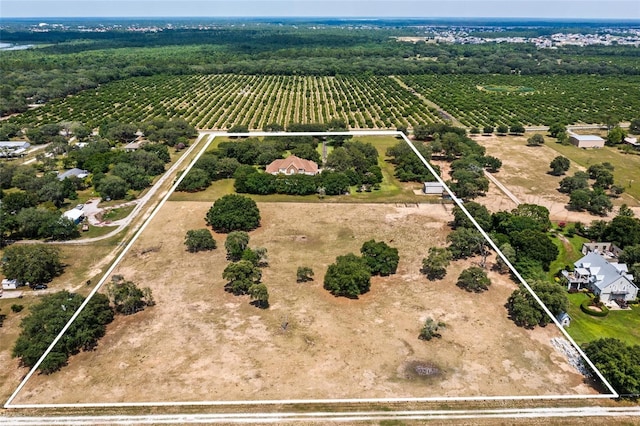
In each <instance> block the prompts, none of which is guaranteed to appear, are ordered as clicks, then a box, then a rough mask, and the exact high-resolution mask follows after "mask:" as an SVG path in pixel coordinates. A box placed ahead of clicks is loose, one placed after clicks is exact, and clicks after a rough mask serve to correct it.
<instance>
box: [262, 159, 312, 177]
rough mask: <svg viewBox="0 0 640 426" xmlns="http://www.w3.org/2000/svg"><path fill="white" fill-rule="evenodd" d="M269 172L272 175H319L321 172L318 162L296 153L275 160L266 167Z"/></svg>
mask: <svg viewBox="0 0 640 426" xmlns="http://www.w3.org/2000/svg"><path fill="white" fill-rule="evenodd" d="M265 171H266V172H267V173H270V174H272V175H277V174H285V175H311V176H313V175H317V174H318V172H319V169H318V163H316V162H315V161H311V160H305V159H303V158H300V157H296V156H295V155H290V156H288V157H287V158H283V159H278V160H275V161H273V162H272V163H271V164H269V165H268V166H267V168H266V169H265Z"/></svg>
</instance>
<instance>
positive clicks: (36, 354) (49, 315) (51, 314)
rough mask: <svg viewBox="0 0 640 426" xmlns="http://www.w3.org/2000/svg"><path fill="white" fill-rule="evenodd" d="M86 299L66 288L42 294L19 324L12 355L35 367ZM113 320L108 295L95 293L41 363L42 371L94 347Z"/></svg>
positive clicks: (21, 361)
mask: <svg viewBox="0 0 640 426" xmlns="http://www.w3.org/2000/svg"><path fill="white" fill-rule="evenodd" d="M83 301H84V297H82V296H80V295H79V294H74V293H69V292H67V291H60V292H58V293H54V294H50V295H46V296H43V297H42V299H41V300H40V302H39V303H37V304H35V305H33V306H32V307H31V308H30V313H29V315H28V316H26V317H25V318H24V319H23V320H22V322H21V323H20V328H21V329H22V330H21V332H20V335H19V336H18V339H17V340H16V343H15V345H14V347H13V353H12V355H13V357H18V358H20V363H21V364H22V365H24V366H26V367H33V366H34V365H35V363H36V362H37V361H38V359H39V358H40V357H41V356H42V354H43V353H44V351H45V350H46V349H47V347H48V346H49V345H50V344H51V342H53V339H55V337H56V336H57V335H58V333H59V332H60V331H61V330H62V328H63V327H64V325H65V324H66V323H67V322H68V321H69V319H70V318H71V316H72V315H73V314H74V312H75V311H76V310H77V309H78V308H79V307H80V305H81V304H82V302H83ZM112 320H113V310H112V309H111V307H110V305H109V300H108V298H107V297H106V296H105V295H103V294H100V293H97V294H95V295H94V296H93V297H92V298H91V300H90V301H89V303H88V304H87V306H86V307H85V308H84V310H83V311H82V312H81V313H80V315H79V316H78V317H77V318H76V320H75V321H74V323H73V324H72V325H71V326H70V327H69V329H68V330H67V332H66V333H65V334H64V336H62V339H61V340H60V341H59V342H58V344H57V345H56V346H55V347H54V348H53V350H52V351H51V352H50V353H49V355H48V356H47V358H45V360H44V362H43V363H42V364H40V370H41V371H42V372H43V373H45V374H50V373H53V372H54V371H57V370H58V369H60V368H61V367H62V366H64V365H65V364H66V363H67V360H68V358H69V355H71V354H75V353H77V352H79V351H81V350H91V349H93V348H94V347H95V346H96V344H97V342H98V339H100V338H101V337H102V336H104V334H105V330H106V325H107V324H108V323H110V322H111V321H112Z"/></svg>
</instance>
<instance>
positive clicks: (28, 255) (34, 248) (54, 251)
mask: <svg viewBox="0 0 640 426" xmlns="http://www.w3.org/2000/svg"><path fill="white" fill-rule="evenodd" d="M63 269H64V267H63V265H62V262H61V261H60V250H59V249H58V248H57V247H53V246H48V245H43V244H32V245H31V244H21V245H14V246H11V247H7V248H6V249H5V251H4V259H3V263H2V273H3V274H4V275H5V276H6V277H7V278H8V279H15V280H17V281H18V282H20V283H23V284H24V283H30V284H31V285H32V286H33V285H36V284H42V283H47V282H50V281H51V280H52V279H53V278H55V277H57V276H58V275H60V274H62V271H63Z"/></svg>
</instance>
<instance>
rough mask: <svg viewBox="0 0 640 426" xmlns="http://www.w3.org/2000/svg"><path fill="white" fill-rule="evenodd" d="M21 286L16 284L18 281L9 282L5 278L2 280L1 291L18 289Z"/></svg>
mask: <svg viewBox="0 0 640 426" xmlns="http://www.w3.org/2000/svg"><path fill="white" fill-rule="evenodd" d="M20 285H21V284H19V283H18V280H10V279H7V278H5V279H4V280H2V289H3V290H15V289H16V288H18V287H20Z"/></svg>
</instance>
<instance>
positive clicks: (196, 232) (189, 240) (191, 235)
mask: <svg viewBox="0 0 640 426" xmlns="http://www.w3.org/2000/svg"><path fill="white" fill-rule="evenodd" d="M184 244H185V245H186V246H187V250H188V251H189V252H191V253H195V252H198V251H204V250H214V249H215V248H216V246H217V244H216V240H214V239H213V237H212V236H211V232H209V230H208V229H190V230H188V231H187V235H186V236H185V240H184Z"/></svg>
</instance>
